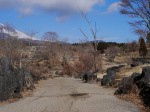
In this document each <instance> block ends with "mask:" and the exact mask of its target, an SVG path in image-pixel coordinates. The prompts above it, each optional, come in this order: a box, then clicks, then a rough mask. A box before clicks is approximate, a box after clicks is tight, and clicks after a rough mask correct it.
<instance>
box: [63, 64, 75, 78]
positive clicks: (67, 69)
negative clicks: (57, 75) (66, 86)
mask: <svg viewBox="0 0 150 112" xmlns="http://www.w3.org/2000/svg"><path fill="white" fill-rule="evenodd" d="M73 74H74V68H73V67H72V66H71V65H69V64H68V63H66V64H65V65H64V66H63V69H62V74H61V75H67V76H72V75H73Z"/></svg>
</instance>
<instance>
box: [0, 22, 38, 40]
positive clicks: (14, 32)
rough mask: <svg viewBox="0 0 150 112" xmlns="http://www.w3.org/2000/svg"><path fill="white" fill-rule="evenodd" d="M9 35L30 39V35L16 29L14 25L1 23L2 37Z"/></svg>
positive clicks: (0, 36) (0, 35) (0, 33)
mask: <svg viewBox="0 0 150 112" xmlns="http://www.w3.org/2000/svg"><path fill="white" fill-rule="evenodd" d="M8 36H13V37H17V38H19V39H30V36H29V35H27V34H25V33H23V32H21V31H19V30H17V29H14V28H13V27H11V26H9V25H4V24H1V23H0V38H5V37H8ZM33 40H36V38H35V37H34V38H33Z"/></svg>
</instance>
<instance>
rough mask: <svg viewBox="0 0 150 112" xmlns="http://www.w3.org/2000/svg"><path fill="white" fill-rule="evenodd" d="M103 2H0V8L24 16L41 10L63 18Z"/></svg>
mask: <svg viewBox="0 0 150 112" xmlns="http://www.w3.org/2000/svg"><path fill="white" fill-rule="evenodd" d="M104 2H105V0H0V7H3V8H4V7H5V8H7V7H9V8H10V7H11V8H15V9H16V10H18V11H19V12H21V13H22V14H25V15H28V14H31V13H32V12H33V13H34V11H36V9H42V10H44V11H47V12H49V13H56V15H57V16H58V17H60V18H63V17H67V16H68V15H70V14H74V13H77V12H78V11H79V9H81V10H83V11H85V12H89V11H90V10H91V9H92V8H93V7H94V6H95V5H97V4H103V3H104ZM22 7H23V8H22ZM60 15H61V16H62V17H61V16H60Z"/></svg>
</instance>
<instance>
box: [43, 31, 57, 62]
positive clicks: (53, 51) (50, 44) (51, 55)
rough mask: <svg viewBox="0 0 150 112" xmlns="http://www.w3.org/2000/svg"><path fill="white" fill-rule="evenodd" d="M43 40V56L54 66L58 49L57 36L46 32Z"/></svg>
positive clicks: (54, 33)
mask: <svg viewBox="0 0 150 112" xmlns="http://www.w3.org/2000/svg"><path fill="white" fill-rule="evenodd" d="M43 40H44V51H43V52H44V55H45V57H46V58H47V59H49V60H50V61H51V64H52V65H55V63H56V60H57V59H56V58H57V49H58V43H57V40H58V34H57V33H56V32H46V33H44V35H43Z"/></svg>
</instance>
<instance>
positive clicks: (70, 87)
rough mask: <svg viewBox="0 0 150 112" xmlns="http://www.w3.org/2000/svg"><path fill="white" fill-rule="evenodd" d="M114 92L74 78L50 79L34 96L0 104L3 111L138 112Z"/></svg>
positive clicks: (1, 111) (0, 110)
mask: <svg viewBox="0 0 150 112" xmlns="http://www.w3.org/2000/svg"><path fill="white" fill-rule="evenodd" d="M113 93H114V90H113V89H108V88H106V89H105V88H103V87H101V86H98V85H97V84H86V83H82V82H81V81H80V80H77V79H73V78H68V79H67V78H56V79H49V80H46V81H45V82H44V83H43V84H42V86H41V87H40V88H38V89H37V90H36V92H35V93H34V94H33V95H32V96H30V97H26V98H24V99H21V100H20V101H18V102H16V103H11V104H6V105H3V106H0V112H138V111H137V109H136V107H135V106H134V105H133V104H131V103H127V102H124V101H121V100H119V99H117V98H116V97H115V96H113Z"/></svg>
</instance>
